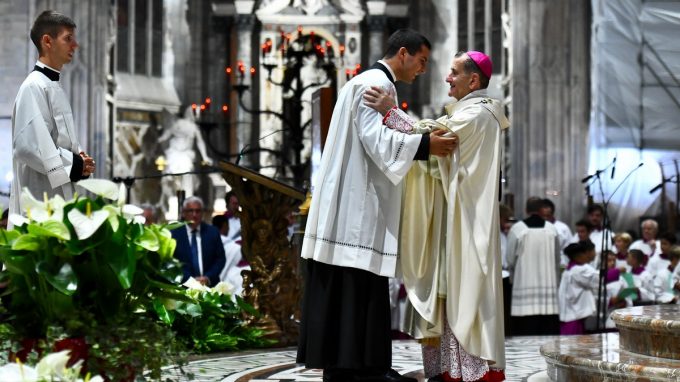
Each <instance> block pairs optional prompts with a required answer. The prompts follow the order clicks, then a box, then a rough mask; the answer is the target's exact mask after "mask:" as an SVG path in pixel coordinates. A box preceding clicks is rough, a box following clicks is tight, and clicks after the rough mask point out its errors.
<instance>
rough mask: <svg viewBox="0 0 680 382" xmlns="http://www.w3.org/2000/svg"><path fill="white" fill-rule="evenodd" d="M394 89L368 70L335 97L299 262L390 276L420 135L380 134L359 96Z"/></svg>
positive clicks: (378, 118)
mask: <svg viewBox="0 0 680 382" xmlns="http://www.w3.org/2000/svg"><path fill="white" fill-rule="evenodd" d="M371 86H380V87H382V88H383V89H385V90H386V91H388V92H389V93H390V94H391V95H393V96H394V95H395V94H396V89H395V87H394V84H393V83H392V82H391V81H390V80H389V79H388V77H387V74H385V72H383V71H381V70H379V69H369V70H367V71H365V72H363V73H361V74H360V75H358V76H356V77H354V78H353V79H352V80H351V81H349V82H348V83H347V84H345V86H344V87H343V88H342V90H341V91H340V94H339V95H338V100H337V102H336V104H335V109H334V110H333V117H332V118H331V124H330V127H329V130H328V136H327V137H326V144H325V147H324V151H323V155H322V157H321V165H320V169H319V172H318V177H317V178H316V179H315V186H314V189H313V190H312V204H311V207H310V209H309V215H308V217H307V226H306V228H305V237H304V241H303V244H302V253H301V255H302V257H303V258H306V259H313V260H315V261H319V262H322V263H326V264H331V265H336V266H342V267H352V268H357V269H362V270H366V271H369V272H372V273H375V274H377V275H380V276H387V277H394V276H395V270H396V264H397V257H398V252H399V249H398V234H399V222H400V220H401V198H402V186H401V180H402V178H403V177H404V176H405V175H406V173H407V172H408V170H409V169H410V168H411V166H412V164H413V163H414V157H415V154H416V152H417V150H418V146H419V145H420V141H421V139H422V137H421V136H420V135H408V134H405V133H402V132H399V131H395V130H392V129H389V128H387V127H385V126H384V125H383V124H382V116H381V115H380V113H378V112H377V111H375V110H373V109H371V108H369V107H368V106H366V105H365V104H364V101H363V94H364V92H365V91H366V90H367V89H369V88H370V87H371Z"/></svg>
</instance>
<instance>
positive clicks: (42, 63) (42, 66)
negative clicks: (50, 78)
mask: <svg viewBox="0 0 680 382" xmlns="http://www.w3.org/2000/svg"><path fill="white" fill-rule="evenodd" d="M35 66H39V67H41V68H47V69H49V70H52V71H55V72H57V73H60V74H61V72H60V71H58V70H57V69H55V68H53V67H51V66H49V65H47V64H45V63H44V62H42V61H40V60H38V61H36V63H35Z"/></svg>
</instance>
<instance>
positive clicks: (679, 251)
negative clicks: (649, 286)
mask: <svg viewBox="0 0 680 382" xmlns="http://www.w3.org/2000/svg"><path fill="white" fill-rule="evenodd" d="M668 260H669V261H670V264H669V265H668V267H666V268H664V269H661V270H660V271H658V272H657V273H656V275H655V277H654V296H655V298H656V302H657V304H658V303H661V304H678V303H680V280H678V272H676V271H677V270H678V269H679V267H678V263H679V262H680V246H677V245H676V246H673V247H672V248H671V250H670V251H668Z"/></svg>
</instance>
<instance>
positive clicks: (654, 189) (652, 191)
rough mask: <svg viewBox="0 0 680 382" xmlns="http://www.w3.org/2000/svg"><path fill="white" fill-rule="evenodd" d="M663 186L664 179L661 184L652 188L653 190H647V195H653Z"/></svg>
mask: <svg viewBox="0 0 680 382" xmlns="http://www.w3.org/2000/svg"><path fill="white" fill-rule="evenodd" d="M664 184H666V179H664V181H663V182H661V183H659V184H657V185H656V187H654V188H652V189H651V190H649V193H650V194H653V193H655V192H656V191H657V190H659V189H660V188H661V187H663V185H664Z"/></svg>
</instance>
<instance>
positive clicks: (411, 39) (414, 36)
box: [383, 28, 432, 58]
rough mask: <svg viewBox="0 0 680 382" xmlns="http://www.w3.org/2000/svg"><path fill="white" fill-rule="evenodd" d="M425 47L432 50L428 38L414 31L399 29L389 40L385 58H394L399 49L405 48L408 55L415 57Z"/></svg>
mask: <svg viewBox="0 0 680 382" xmlns="http://www.w3.org/2000/svg"><path fill="white" fill-rule="evenodd" d="M423 46H425V47H426V48H427V49H428V50H431V49H432V44H430V41H429V40H428V39H427V37H425V36H423V35H422V34H420V33H418V32H416V31H414V30H413V29H407V28H404V29H399V30H397V31H396V32H394V33H392V35H391V36H390V37H389V38H388V39H387V48H385V54H384V55H383V57H384V58H390V57H394V55H395V54H397V52H399V49H400V48H402V47H404V48H406V51H408V54H410V55H412V56H413V55H415V54H416V53H418V52H419V51H420V49H422V47H423Z"/></svg>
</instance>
